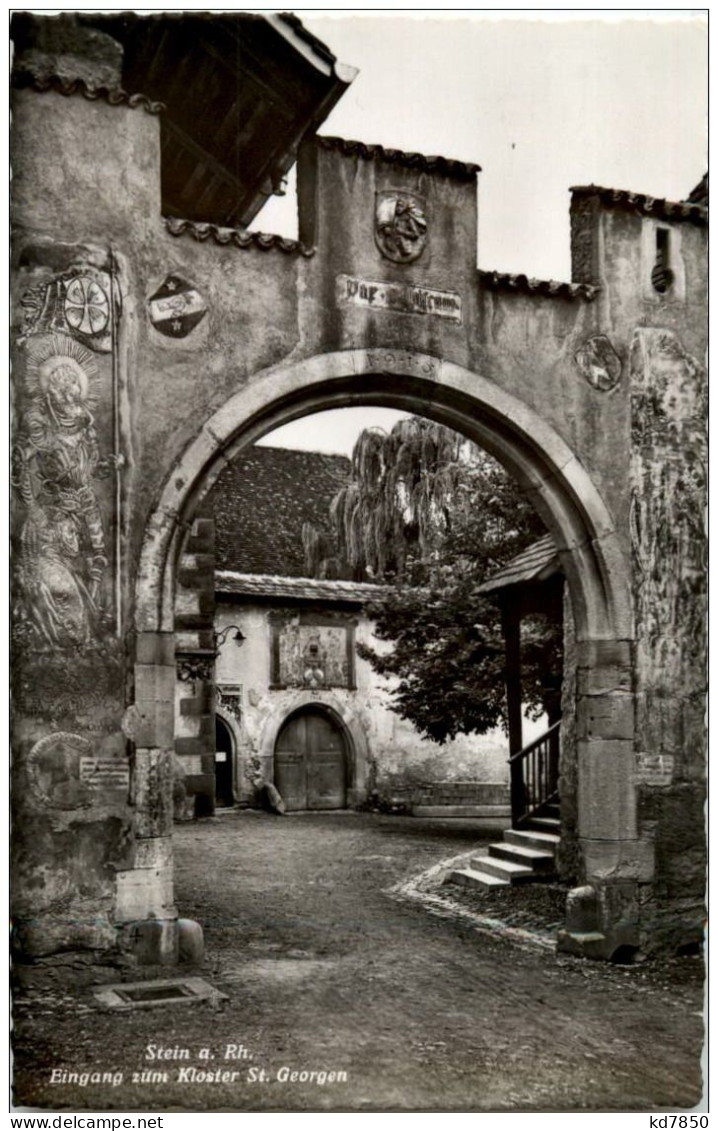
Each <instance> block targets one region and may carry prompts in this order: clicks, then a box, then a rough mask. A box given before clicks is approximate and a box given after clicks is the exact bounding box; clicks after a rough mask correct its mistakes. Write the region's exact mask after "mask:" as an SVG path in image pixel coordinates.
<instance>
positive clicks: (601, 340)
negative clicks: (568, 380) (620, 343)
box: [576, 334, 621, 393]
mask: <svg viewBox="0 0 718 1131" xmlns="http://www.w3.org/2000/svg"><path fill="white" fill-rule="evenodd" d="M576 365H577V366H578V368H579V370H580V371H581V373H582V374H583V376H584V377H585V378H586V380H587V381H588V383H589V385H593V387H594V389H600V390H601V392H602V393H606V392H608V390H609V389H613V388H614V387H615V386H616V385H617V384H618V382H619V381H620V379H621V359H620V357H619V356H618V354H617V353H616V351H615V350H614V348H613V346H612V345H611V343H610V341H609V340H608V338H607V337H606V335H605V334H595V335H594V336H593V337H592V338H587V340H586V341H585V342H584V343H583V345H582V346H581V347H580V349H578V350H577V352H576Z"/></svg>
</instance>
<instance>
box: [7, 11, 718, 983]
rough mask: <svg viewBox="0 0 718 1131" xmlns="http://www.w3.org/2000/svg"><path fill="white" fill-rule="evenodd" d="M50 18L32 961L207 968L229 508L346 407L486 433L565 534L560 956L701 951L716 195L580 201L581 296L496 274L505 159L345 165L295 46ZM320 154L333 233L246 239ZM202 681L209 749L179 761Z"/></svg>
mask: <svg viewBox="0 0 718 1131" xmlns="http://www.w3.org/2000/svg"><path fill="white" fill-rule="evenodd" d="M21 17H22V18H21V19H19V20H17V21H16V23H15V38H16V54H15V70H14V76H13V83H14V88H15V89H14V91H13V152H12V161H13V174H14V175H13V202H12V203H13V221H14V232H13V252H12V309H13V321H12V325H11V333H12V349H13V380H14V386H15V402H14V403H15V405H16V419H15V426H14V447H13V490H14V507H13V524H14V525H13V538H14V566H15V569H14V584H15V588H14V596H13V608H14V648H15V659H14V665H13V693H14V705H15V719H14V737H13V795H14V805H15V821H14V845H13V892H14V914H15V924H16V936H15V937H16V944H17V947H18V950H19V952H20V953H21V954H24V955H26V956H27V955H29V956H33V957H35V958H38V957H42V956H43V955H46V954H51V953H53V952H55V951H57V950H72V949H77V948H79V949H86V950H91V951H107V952H108V953H117V952H118V949H123V948H124V949H129V950H133V948H135V947H136V945H137V940H138V939H140V938H144V940H145V942H144V943H143V946H145V947H146V945H148V944H147V941H146V940H147V938H148V937H150V936H151V938H152V940H153V943H152V945H153V947H154V951H153V956H154V957H155V958H156V959H159V960H161V961H163V962H166V963H172V962H173V961H175V960H176V958H177V954H178V945H179V931H178V927H177V922H178V909H177V907H176V905H175V899H174V889H173V872H172V823H173V811H174V801H173V782H174V779H175V763H176V760H177V759H178V758H183V759H186V760H187V761H186V763H185V771H186V772H185V773H184V775H183V776H184V778H185V781H186V783H187V789H188V792H190V793H191V792H192V791H195V792H196V793H198V794H201V793H202V792H203V791H204V790H206V789H207V786H208V783H209V782H213V780H214V772H215V767H214V735H215V721H214V702H213V691H212V689H213V686H214V682H215V660H216V654H217V649H216V641H215V635H214V610H215V598H214V573H215V561H214V542H213V533H212V530H211V523H209V522H208V520H206V519H204V518H203V517H202V516H203V510H202V508H203V504H204V501H205V498H206V496H207V494H208V492H209V491H210V490H211V488H212V486H213V484H214V483H215V482H216V480H217V478H218V476H219V475H220V473H221V471H222V468H223V467H225V466H226V465H227V464H228V463H229V462H231V461H232V459H233V458H234V457H235V456H236V455H238V454H239V453H240V452H241V451H243V450H245V449H246V448H248V447H249V446H251V445H252V444H253V443H254V442H255V441H256V440H257V439H258V438H260V437H261V436H262V435H265V434H267V433H268V432H270V431H272V430H273V429H275V428H276V427H278V426H279V425H281V424H283V423H286V422H288V421H290V420H293V419H297V418H298V417H300V416H302V415H304V414H306V413H310V412H314V411H318V410H319V409H322V408H331V407H341V406H343V405H347V404H380V405H391V406H394V407H397V408H400V409H403V410H404V411H408V412H419V413H422V414H424V415H426V416H429V417H431V418H432V419H434V420H437V421H439V422H440V423H443V424H446V425H448V426H450V427H452V428H454V429H455V430H457V431H459V432H461V433H463V434H464V435H466V436H467V437H468V438H469V439H472V440H474V441H475V442H476V443H478V444H480V445H481V446H482V447H484V448H486V449H487V450H488V451H489V452H490V453H491V454H493V455H495V456H496V457H497V458H498V459H499V460H500V461H501V462H502V463H503V464H504V465H505V466H506V468H507V469H508V470H509V471H510V472H511V473H512V474H513V475H514V476H515V477H516V478H517V479H518V480H519V482H520V484H521V485H522V486H523V487H524V488H525V490H526V491H527V493H528V496H529V498H530V500H531V501H532V502H533V504H534V505H535V507H536V509H537V510H538V512H539V514H540V515H541V517H542V519H543V520H544V522H545V524H546V527H547V529H548V531H549V533H550V534H551V536H552V538H553V542H554V545H555V547H556V549H557V552H558V554H559V558H560V563H561V569H562V571H563V574H564V575H565V577H566V581H567V587H568V591H569V594H570V604H571V609H572V618H573V620H572V623H573V626H574V629H573V631H574V634H575V635H574V645H573V657H574V667H575V673H576V678H575V681H574V686H573V687H572V690H571V696H572V707H573V711H574V717H575V732H574V736H573V740H572V741H573V747H572V749H573V752H574V763H573V764H574V776H575V782H576V838H575V843H576V852H577V864H576V874H577V883H576V886H575V887H574V889H573V890H572V892H571V893H570V894H569V898H568V905H567V919H566V928H565V931H564V933H563V936H562V944H561V945H563V946H566V947H568V948H569V949H572V950H573V951H577V952H579V953H583V952H588V951H590V953H592V954H594V955H599V956H603V957H606V958H610V957H611V955H613V954H615V953H616V952H617V951H618V950H619V949H620V948H621V947H633V948H635V947H651V946H666V947H674V946H680V945H683V944H684V943H686V942H692V941H694V940H695V938H696V937H697V935H700V932H701V929H702V919H703V888H704V832H703V805H704V798H705V729H704V693H705V561H704V546H705V534H704V526H703V512H704V504H705V457H706V452H705V405H706V373H705V357H706V345H707V337H706V234H707V209H706V206H705V203H704V202H703V200H702V198H701V199H695V200H689V199H685V200H682V201H667V200H662V199H655V198H653V197H651V196H648V195H645V194H644V193H639V192H634V191H630V190H624V189H612V188H602V187H599V186H596V185H584V186H579V187H575V188H573V189H572V196H571V208H570V225H571V253H572V277H571V281H570V282H560V283H559V282H552V281H540V280H536V279H529V278H526V277H525V276H522V275H505V274H500V273H497V272H494V271H491V270H486V269H484V268H482V269H477V263H476V244H477V240H476V236H477V200H476V187H477V174H478V172H479V168H478V166H476V165H473V164H469V163H466V162H464V161H458V160H453V159H450V158H445V157H428V156H424V155H421V154H417V153H404V152H400V151H397V150H391V149H386V148H382V147H381V146H377V145H371V144H367V143H366V142H364V141H349V140H346V139H343V138H336V137H321V136H318V135H317V129H318V128H319V126H320V124H321V122H322V121H323V120H324V118H325V117H326V114H327V113H328V111H329V109H330V108H331V106H332V105H333V104H334V102H335V101H336V99H337V98H339V97H340V95H341V93H342V92H343V90H344V89H346V86H347V84H348V82H349V81H350V79H351V77H352V72H351V71H350V70H348V69H346V68H343V67H342V66H341V65H340V64H339V63H337V61H336V60H335V59H334V57H333V55H332V54H331V52H330V51H329V50H328V49H327V48H326V47H325V46H324V45H323V44H320V43H319V42H318V41H317V40H315V39H314V37H312V36H310V35H308V34H307V33H306V32H305V31H304V29H302V27H301V24H300V23H299V21H297V20H296V19H294V18H293V17H288V18H284V17H274V16H270V17H267V18H266V19H265V18H264V17H262V16H255V17H247V16H243V15H241V14H239V15H237V16H225V17H222V18H221V20H220V19H215V17H212V18H211V19H206V20H203V19H200V18H199V17H184V16H182V17H181V18H179V19H178V18H174V17H172V16H164V15H160V16H158V17H156V18H154V19H149V20H147V21H145V20H143V19H141V18H137V17H131V18H130V17H129V16H128V17H125V16H117V17H114V16H110V17H107V18H103V17H102V16H89V15H87V16H86V15H84V14H77V15H75V16H72V17H65V18H63V19H62V20H59V21H58V20H53V19H50V18H46V17H43V16H29V15H24V14H21ZM245 48H246V49H245ZM208 59H210V60H211V63H208ZM195 79H196V82H197V84H198V85H195ZM205 80H206V81H205ZM273 90H274V93H273V94H272V91H273ZM160 103H163V104H164V108H163V105H160ZM268 123H269V124H268ZM208 124H209V125H208ZM210 127H211V128H210ZM218 138H219V139H220V140H219V143H218V147H217V146H215V141H217V139H218ZM222 138H224V139H225V140H224V141H222V140H221V139H222ZM227 138H229V139H231V142H232V144H229V142H227V140H226V139H227ZM295 159H296V161H297V168H298V208H299V240H298V241H291V240H286V239H281V238H279V237H276V236H272V235H260V234H258V233H253V232H249V231H247V230H246V228H245V227H243V226H242V225H244V224H246V223H247V222H248V219H249V218H251V216H252V215H254V214H255V213H256V211H257V209H258V208H259V207H260V206H261V203H262V201H263V200H264V199H265V197H266V195H268V194H270V193H271V192H272V191H276V190H277V189H281V182H282V177H283V176H284V174H285V172H286V170H287V168H289V166H291V164H292V163H293V162H294V160H295ZM690 187H691V186H689V185H686V197H687V194H688V191H689V189H690ZM282 599H284V598H282ZM247 637H248V640H249V634H247ZM305 643H306V646H309V643H311V642H310V641H308V640H307V641H306V642H304V641H302V644H301V648H304V647H305ZM224 647H225V648H226V647H228V645H226V644H225V645H224ZM320 648H321V642H320ZM221 655H224V652H222V654H221ZM220 662H221V657H220ZM178 663H180V664H182V665H184V674H185V676H186V680H185V682H187V684H188V685H191V686H192V690H193V694H192V696H191V698H192V699H193V700H194V704H193V705H192V706H191V707H188V708H187V710H189V711H194V712H195V714H196V716H197V717H198V719H199V720H200V721H199V733H198V735H197V736H195V737H199V738H203V739H204V740H206V742H207V746H205V745H202V744H199V745H195V746H194V747H188V748H186V750H185V751H183V752H182V753H180V754H178V753H177V752H176V749H175V740H176V731H175V687H176V683H177V670H178ZM308 666H311V665H308ZM319 666H320V667H321V664H320V665H319ZM218 682H219V681H218ZM289 752H290V753H291V750H290V751H289ZM212 788H213V786H212ZM180 911H181V909H180ZM143 953H144V954H145V955H146V954H147V950H146V949H145V950H143Z"/></svg>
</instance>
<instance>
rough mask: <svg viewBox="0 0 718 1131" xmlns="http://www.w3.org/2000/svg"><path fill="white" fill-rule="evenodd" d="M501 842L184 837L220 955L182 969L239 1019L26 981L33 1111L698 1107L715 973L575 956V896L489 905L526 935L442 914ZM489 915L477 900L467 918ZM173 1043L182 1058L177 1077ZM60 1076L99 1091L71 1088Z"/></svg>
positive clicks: (347, 819)
mask: <svg viewBox="0 0 718 1131" xmlns="http://www.w3.org/2000/svg"><path fill="white" fill-rule="evenodd" d="M494 837H495V834H487V833H483V834H482V833H481V832H478V831H477V829H476V827H475V825H474V824H473V823H471V822H464V821H435V820H417V819H412V818H402V817H388V816H380V815H376V814H359V813H337V814H292V815H291V816H288V817H284V818H280V817H274V816H271V815H269V814H262V813H256V812H230V813H228V814H226V815H223V816H221V817H218V818H216V819H214V820H210V821H206V822H199V823H192V824H188V825H183V826H179V827H178V828H177V830H176V837H175V840H176V859H177V864H176V871H177V877H176V889H177V902H178V906H179V908H180V910H181V913H182V914H183V915H185V916H188V917H191V918H196V919H199V920H200V921H201V922H202V923H203V924H204V927H205V936H206V943H207V957H206V960H205V963H204V965H203V966H202V967H201V968H200V969H193V970H183V971H182V973H193V974H201V975H202V976H203V977H205V978H207V979H208V980H210V981H211V982H212V983H213V984H214V985H215V986H217V987H218V988H219V989H221V990H222V991H223V992H224V993H226V994H228V995H229V1001H227V1002H224V1003H221V1004H219V1005H217V1006H214V1007H213V1006H211V1005H209V1004H200V1005H196V1006H194V1007H192V1008H191V1009H187V1008H186V1007H184V1008H181V1007H169V1006H163V1007H160V1008H156V1009H152V1010H143V1011H138V1012H133V1013H128V1014H122V1015H118V1014H110V1013H107V1012H103V1011H102V1010H100V1009H98V1008H97V1007H96V1006H95V1005H94V1004H93V999H92V996H91V987H92V985H96V984H98V983H101V982H107V981H117V980H118V979H119V975H118V970H117V969H116V968H110V967H98V966H96V965H95V966H90V965H86V964H83V963H81V962H78V961H77V960H76V959H71V958H67V959H65V960H62V961H57V962H56V963H55V964H53V965H50V966H49V967H44V968H42V969H34V970H23V971H20V972H19V981H20V983H21V989H20V990H19V991H18V995H17V1006H16V1034H15V1056H16V1075H15V1079H16V1084H15V1087H16V1102H17V1103H18V1104H27V1105H33V1106H36V1107H38V1108H41V1109H42V1108H49V1109H52V1110H57V1109H62V1108H64V1109H65V1110H69V1111H82V1110H93V1111H103V1110H115V1109H116V1110H122V1111H171V1110H190V1111H202V1110H206V1111H231V1110H234V1111H305V1110H306V1111H317V1112H322V1111H337V1112H351V1111H361V1110H385V1111H390V1112H397V1111H446V1112H448V1111H469V1112H501V1111H537V1110H538V1111H548V1112H554V1111H556V1112H559V1111H655V1110H657V1109H668V1110H680V1109H685V1108H689V1107H692V1106H693V1105H695V1104H696V1103H698V1101H699V1099H700V1096H701V1073H700V1055H701V1046H702V1040H703V1024H702V1018H701V1010H702V1005H703V987H702V965H701V962H700V960H699V959H697V958H685V959H681V960H680V961H675V962H673V963H669V964H665V965H663V966H660V965H651V964H644V965H643V966H635V967H612V966H607V965H605V964H601V963H585V962H581V961H579V960H576V959H569V958H561V957H557V956H556V954H555V953H554V951H553V949H552V947H551V945H550V935H551V931H552V926H551V916H552V915H553V914H554V909H555V906H556V899H558V898H559V895H560V893H556V895H555V898H552V899H551V900H548V902H547V909H546V912H545V913H543V912H541V913H539V911H538V910H537V909H536V907H534V909H533V910H532V911H531V913H530V914H528V917H527V915H526V914H524V917H523V920H522V918H521V909H520V907H519V906H518V905H517V904H516V903H513V902H512V904H511V906H508V905H507V906H506V907H505V908H504V909H503V911H501V910H499V911H498V912H497V909H496V906H495V905H494V906H493V907H492V908H488V907H487V910H489V918H493V919H495V920H496V919H498V918H500V916H501V915H503V922H504V923H505V924H507V925H508V926H509V927H511V925H512V923H511V920H512V918H513V925H514V926H515V927H519V928H521V930H519V931H518V932H516V933H515V934H514V935H513V936H512V935H510V934H509V935H506V934H505V933H502V931H501V930H500V929H499V927H497V929H496V930H490V929H489V930H487V929H486V928H485V927H484V928H479V929H477V923H476V922H475V921H474V920H472V919H471V917H470V916H467V915H465V914H462V908H459V910H458V911H457V912H456V913H454V911H453V910H452V907H451V901H449V905H448V906H447V905H446V896H447V893H448V895H449V896H450V893H451V889H450V888H448V887H441V886H440V879H441V871H440V869H437V868H436V865H438V864H439V863H440V862H441V861H445V860H448V859H449V858H451V857H456V856H457V855H459V854H461V853H464V852H467V851H469V850H470V849H472V848H475V847H476V846H477V845H480V844H481V843H482V842H483V843H484V844H485V843H487V842H488V840H489V839H493V838H494ZM431 869H434V872H431ZM427 873H431V876H433V877H434V878H433V879H430V880H429V881H427V880H426V875H427ZM420 874H423V877H424V879H423V881H420V882H418V883H415V882H414V879H415V878H416V877H418V876H419V875H420ZM417 892H418V894H417ZM432 893H433V895H435V896H436V897H437V898H438V899H439V900H440V902H439V903H437V904H436V905H432V902H431V898H432ZM427 897H428V898H427ZM463 910H464V911H466V908H465V907H464V908H463ZM481 910H482V908H481V905H480V903H479V904H477V903H476V900H474V901H473V904H472V907H471V908H470V911H471V912H472V913H474V914H477V915H479V916H481ZM499 926H500V924H499ZM540 935H543V938H542V939H539V941H538V942H537V941H536V936H540ZM170 973H171V971H170ZM177 973H178V974H179V973H180V971H177ZM167 974H168V971H167V969H163V970H156V969H155V970H153V969H144V970H142V971H138V969H137V968H127V969H126V970H125V971H124V972H123V973H122V975H121V976H122V977H124V978H125V980H128V981H134V980H137V978H138V976H139V977H148V978H149V977H166V976H167ZM150 1046H154V1049H153V1051H152V1052H150V1051H149V1048H150ZM160 1047H161V1048H163V1049H165V1050H169V1053H170V1054H172V1055H170V1056H169V1058H168V1059H160V1058H159V1057H158V1049H159V1048H160ZM202 1049H206V1050H207V1052H206V1054H205V1055H204V1056H203V1055H202V1053H201V1051H200V1050H202ZM177 1050H179V1052H178V1055H177V1056H176V1057H175V1056H174V1053H175V1052H177ZM185 1050H186V1053H187V1055H186V1056H185ZM53 1070H54V1071H55V1072H56V1077H55V1082H54V1083H53V1082H52V1073H53ZM62 1071H66V1072H70V1071H73V1072H75V1073H77V1074H80V1073H83V1072H84V1073H87V1074H88V1076H89V1077H90V1078H89V1079H88V1080H87V1081H86V1082H84V1083H81V1082H79V1081H78V1080H77V1079H75V1080H66V1078H64V1077H63V1078H61V1079H59V1080H58V1077H57V1073H58V1072H60V1073H62ZM93 1073H94V1074H97V1073H99V1074H101V1075H102V1074H106V1075H107V1074H110V1073H114V1076H113V1077H112V1079H113V1081H117V1082H116V1083H115V1082H108V1079H105V1080H104V1081H103V1080H100V1081H96V1080H95V1078H94V1076H93ZM148 1073H149V1076H148ZM152 1073H155V1074H156V1078H153V1077H152V1075H151V1074H152ZM222 1073H224V1076H223V1075H222ZM312 1073H313V1074H314V1075H313V1077H312V1078H309V1079H306V1078H303V1075H302V1074H305V1075H306V1074H312ZM331 1073H334V1074H335V1075H334V1078H332V1077H331V1075H330V1074H331ZM292 1074H295V1075H294V1076H293V1075H292ZM63 1080H65V1082H63Z"/></svg>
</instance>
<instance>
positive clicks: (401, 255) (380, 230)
mask: <svg viewBox="0 0 718 1131" xmlns="http://www.w3.org/2000/svg"><path fill="white" fill-rule="evenodd" d="M427 231H428V224H427V219H426V208H425V205H424V202H423V201H422V199H421V198H420V197H418V196H414V194H413V193H409V192H399V191H391V192H379V193H377V196H376V215H375V217H374V238H375V240H376V245H377V247H378V248H379V251H380V252H381V253H382V255H384V256H386V258H387V259H391V260H392V262H394V263H413V262H414V260H415V259H418V258H419V256H420V255H421V253H422V251H423V250H424V247H425V245H426V238H427Z"/></svg>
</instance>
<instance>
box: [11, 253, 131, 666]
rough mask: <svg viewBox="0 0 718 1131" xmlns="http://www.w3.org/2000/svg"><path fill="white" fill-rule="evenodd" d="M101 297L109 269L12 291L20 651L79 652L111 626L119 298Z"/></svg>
mask: <svg viewBox="0 0 718 1131" xmlns="http://www.w3.org/2000/svg"><path fill="white" fill-rule="evenodd" d="M112 291H113V287H112V281H111V275H110V273H109V272H107V271H101V270H99V269H96V268H93V267H89V266H87V265H86V264H82V265H80V266H77V267H75V268H72V269H69V270H68V271H65V272H62V273H61V274H59V275H56V276H54V277H53V278H51V279H49V280H48V279H44V280H43V281H42V282H41V283H35V284H33V285H32V286H30V287H29V288H28V289H27V290H26V291H25V292H24V295H23V300H22V304H23V306H24V324H23V327H22V330H21V333H20V335H19V336H18V338H17V342H16V345H17V347H18V350H17V355H16V364H15V373H16V380H15V389H16V396H17V413H16V423H15V428H14V434H13V447H12V486H13V536H14V545H15V561H14V565H15V568H14V578H13V580H14V592H13V614H14V615H13V633H14V637H15V640H16V642H17V644H18V645H19V646H20V647H21V649H22V651H23V652H24V653H26V654H28V653H30V654H31V653H34V652H45V653H52V654H53V655H54V654H55V653H57V652H67V651H77V650H87V649H91V648H93V647H96V646H99V645H101V643H102V642H103V640H105V639H107V638H108V637H110V636H112V635H113V634H114V633H115V632H116V631H117V628H118V617H117V613H118V610H117V601H118V583H117V575H118V571H119V563H118V561H117V550H116V545H115V541H116V540H115V538H114V534H115V532H116V530H117V524H118V521H119V503H118V494H119V476H120V473H121V469H122V466H123V462H124V461H123V458H122V456H121V454H120V453H119V452H118V451H116V450H114V449H116V447H117V446H118V443H117V440H116V438H115V431H116V428H117V387H116V384H117V382H116V373H115V368H114V364H113V363H114V358H113V356H112V352H111V351H112V343H113V337H114V334H115V322H116V317H117V316H118V313H119V298H118V296H116V295H113V293H112ZM116 299H117V301H115V300H116ZM105 354H109V356H103V355H105Z"/></svg>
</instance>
